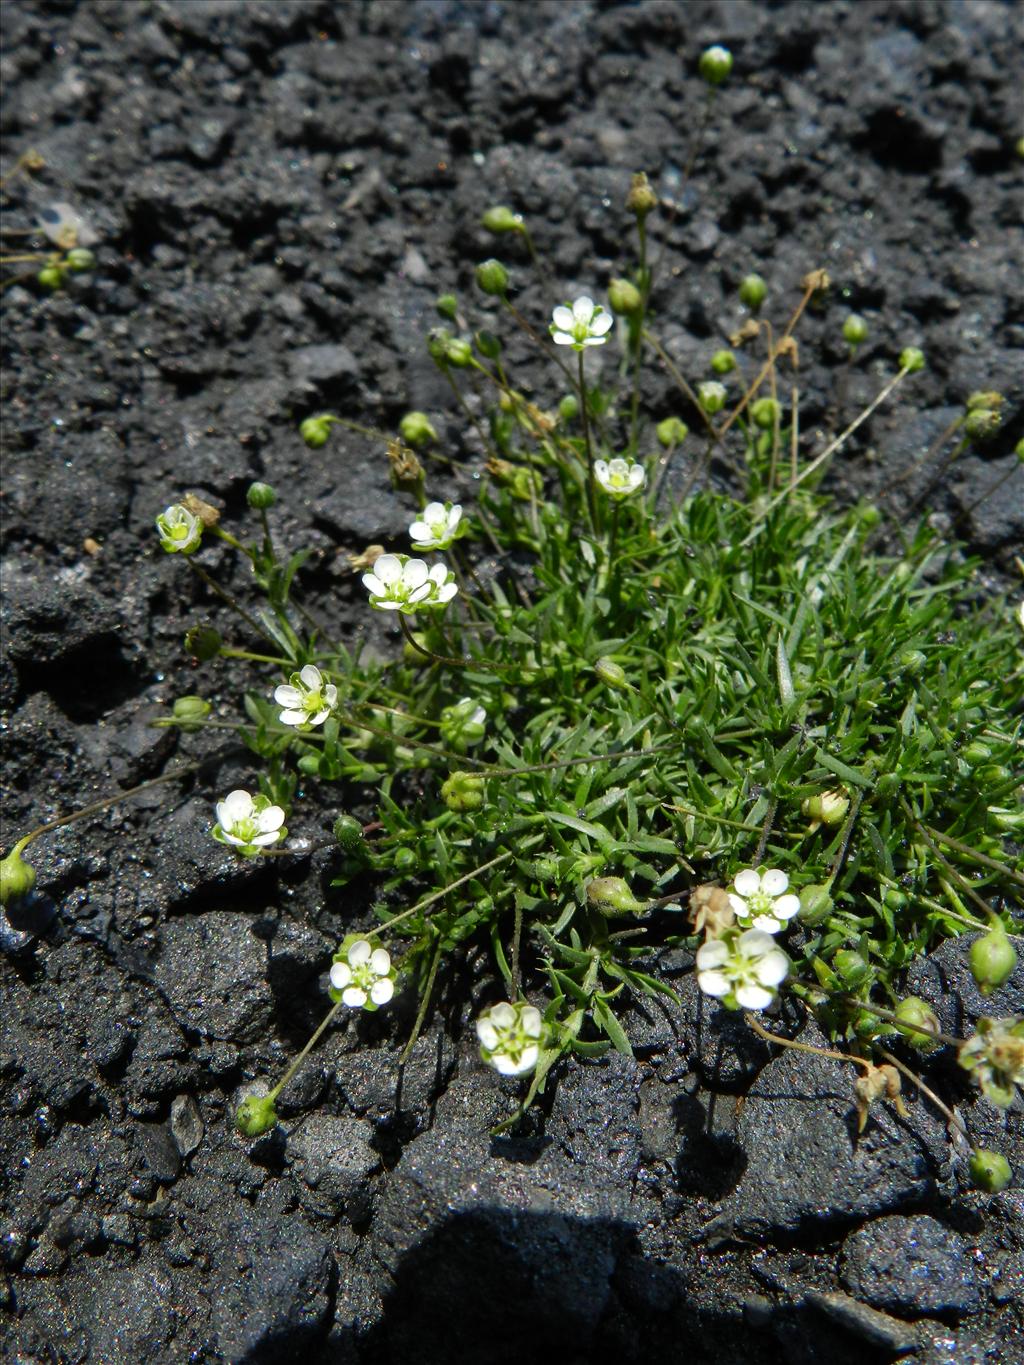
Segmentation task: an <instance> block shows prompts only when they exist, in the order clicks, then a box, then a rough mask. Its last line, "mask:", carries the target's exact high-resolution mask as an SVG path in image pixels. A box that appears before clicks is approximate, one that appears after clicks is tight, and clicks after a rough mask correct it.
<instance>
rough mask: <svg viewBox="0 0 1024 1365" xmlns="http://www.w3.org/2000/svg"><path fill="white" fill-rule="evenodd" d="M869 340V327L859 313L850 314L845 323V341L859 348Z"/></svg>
mask: <svg viewBox="0 0 1024 1365" xmlns="http://www.w3.org/2000/svg"><path fill="white" fill-rule="evenodd" d="M867 339H868V325H867V323H866V322H865V321H864V319H863V318H862V317H861V316H860V314H859V313H850V314H849V315H848V316H847V319H846V321H845V322H844V323H843V340H844V341H846V342H848V343H849V345H850V346H852V347H857V346H860V345H862V344H863V343H864V342H865V341H867Z"/></svg>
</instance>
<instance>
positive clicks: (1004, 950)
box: [969, 920, 1017, 995]
mask: <svg viewBox="0 0 1024 1365" xmlns="http://www.w3.org/2000/svg"><path fill="white" fill-rule="evenodd" d="M969 960H970V964H971V975H972V976H973V977H974V980H975V982H976V983H977V986H978V989H979V990H980V991H981V993H982V995H991V994H992V992H993V991H996V990H998V989H999V987H1000V986H1005V985H1006V983H1007V981H1009V979H1010V977H1011V975H1012V974H1013V969H1014V967H1016V965H1017V954H1016V951H1015V950H1014V947H1013V944H1012V943H1011V942H1010V940H1009V937H1008V936H1007V933H1006V930H1005V929H1004V928H1003V926H1002V924H1001V923H1000V921H999V920H994V921H993V922H992V928H991V929H990V930H989V931H988V933H987V934H981V935H979V937H978V938H976V939H975V940H974V942H973V943H972V944H971V950H970V955H969Z"/></svg>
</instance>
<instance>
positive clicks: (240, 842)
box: [220, 824, 249, 848]
mask: <svg viewBox="0 0 1024 1365" xmlns="http://www.w3.org/2000/svg"><path fill="white" fill-rule="evenodd" d="M220 832H221V834H223V836H224V838H225V840H226V841H227V842H228V843H229V844H234V845H235V847H236V848H245V847H246V845H247V844H248V842H249V841H248V840H247V839H239V838H238V836H237V835H235V834H232V833H231V830H230V829H228V828H227V826H225V825H223V824H222V825H221V827H220Z"/></svg>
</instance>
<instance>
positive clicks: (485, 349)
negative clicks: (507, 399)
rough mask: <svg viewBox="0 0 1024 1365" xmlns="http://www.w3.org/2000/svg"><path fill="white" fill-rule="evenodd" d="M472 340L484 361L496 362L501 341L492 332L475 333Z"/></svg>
mask: <svg viewBox="0 0 1024 1365" xmlns="http://www.w3.org/2000/svg"><path fill="white" fill-rule="evenodd" d="M473 340H474V341H475V342H476V348H477V350H478V351H479V352H480V354H481V355H482V356H483V357H484V359H485V360H497V358H498V356H500V355H501V340H500V338H499V337H496V336H495V335H494V333H493V332H487V331H484V330H483V329H481V330H480V331H479V332H477V333H476V335H475V336H474V338H473ZM503 396H504V395H503Z"/></svg>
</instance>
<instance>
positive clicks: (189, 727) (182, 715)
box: [171, 697, 213, 735]
mask: <svg viewBox="0 0 1024 1365" xmlns="http://www.w3.org/2000/svg"><path fill="white" fill-rule="evenodd" d="M212 710H213V707H212V706H211V705H210V703H209V702H208V701H206V699H205V698H204V697H179V698H178V699H177V701H176V702H175V703H174V706H173V707H172V708H171V714H172V715H173V716H174V719H175V720H176V721H178V722H180V724H179V729H182V730H184V731H185V733H186V734H188V735H194V734H195V733H196V731H197V730H201V729H202V728H203V727H202V722H203V721H204V720H205V719H206V717H207V716H208V715H209V714H210V712H211V711H212Z"/></svg>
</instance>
